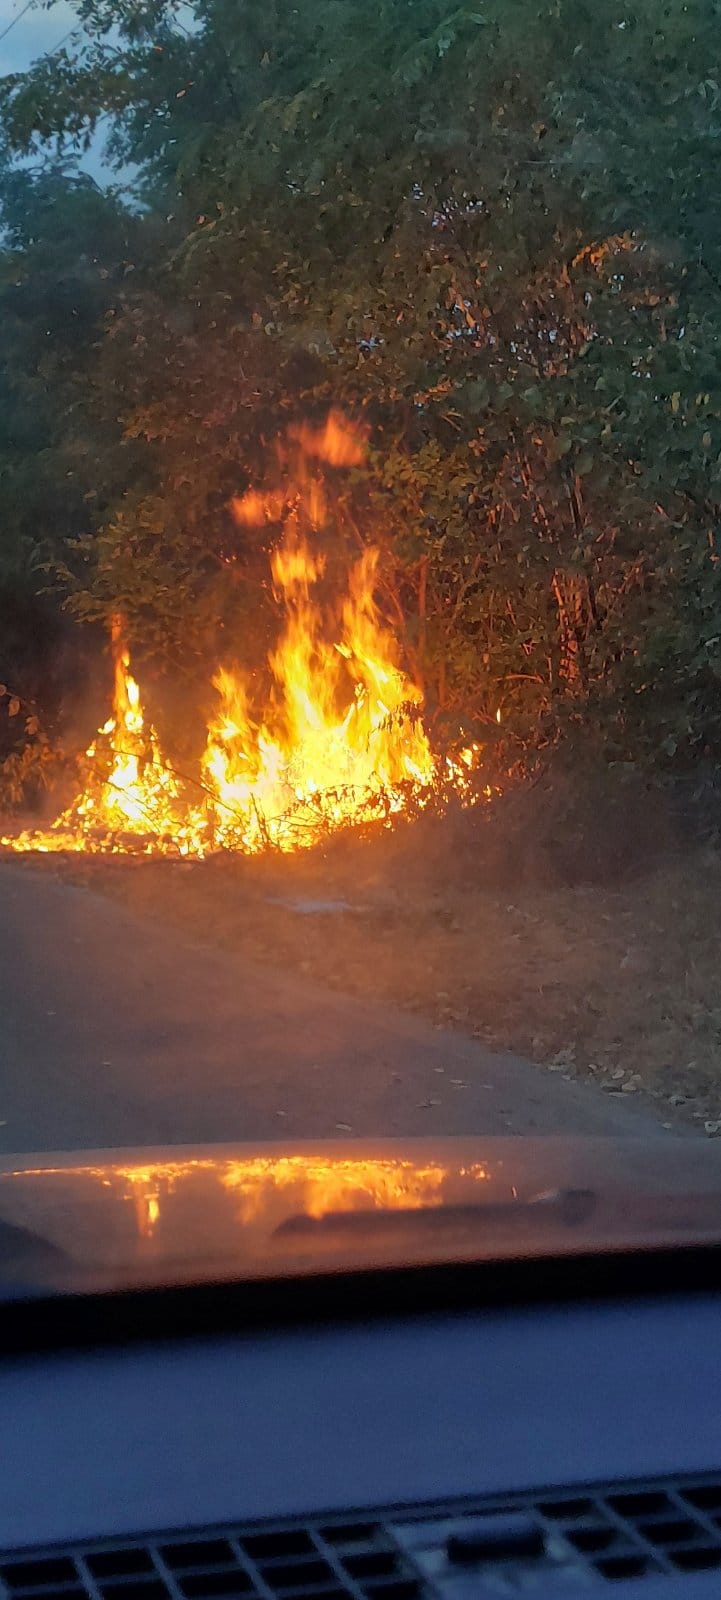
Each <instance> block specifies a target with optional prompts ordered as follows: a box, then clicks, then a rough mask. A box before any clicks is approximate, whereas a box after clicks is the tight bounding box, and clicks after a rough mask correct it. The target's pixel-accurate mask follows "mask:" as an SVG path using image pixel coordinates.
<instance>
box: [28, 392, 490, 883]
mask: <svg viewBox="0 0 721 1600" xmlns="http://www.w3.org/2000/svg"><path fill="white" fill-rule="evenodd" d="M292 437H293V439H294V441H295V446H296V449H297V451H298V460H297V463H296V471H295V475H294V481H293V483H292V484H291V485H290V486H289V487H288V488H287V489H286V490H283V491H281V490H278V489H274V490H273V491H272V492H271V493H269V494H262V493H260V492H258V491H257V490H249V491H248V492H247V493H246V494H245V495H243V496H241V497H239V498H237V499H236V500H234V501H233V502H232V507H231V509H232V512H233V515H234V517H235V520H236V522H237V523H238V524H239V525H241V526H252V525H261V524H262V523H264V522H266V521H271V522H276V521H281V522H282V525H283V533H282V538H281V539H280V542H279V543H278V545H277V547H276V548H275V550H274V551H273V553H272V555H271V558H270V565H271V574H272V579H273V593H274V597H275V600H276V602H277V604H278V607H279V610H280V612H281V614H282V618H283V621H282V625H281V632H280V638H279V642H278V644H277V646H276V648H275V649H274V650H273V651H272V652H271V654H270V657H269V667H270V674H271V680H272V692H271V694H270V696H269V698H268V703H267V705H266V706H265V707H264V708H263V709H262V710H261V711H258V710H257V708H256V707H255V706H254V705H253V703H252V698H251V695H250V692H249V687H248V680H247V677H246V676H245V675H244V674H243V672H242V671H241V670H240V669H238V668H236V667H235V666H232V665H224V666H221V667H220V668H219V669H218V671H217V673H216V675H215V678H214V680H213V685H214V688H215V691H216V695H217V709H216V711H215V712H214V714H213V715H212V717H211V719H210V723H209V727H208V733H207V742H206V747H205V751H204V754H203V756H202V759H201V764H200V775H199V779H198V778H197V777H196V778H192V777H188V776H183V775H182V774H181V773H179V772H178V771H177V770H176V769H175V768H174V767H173V765H172V764H171V763H170V761H169V760H168V759H167V758H166V756H165V755H164V754H163V753H162V752H161V747H160V744H159V741H158V736H157V734H156V732H155V730H154V728H153V727H152V726H149V725H148V724H146V722H145V718H144V715H143V710H142V704H141V697H140V690H139V687H138V684H137V682H136V680H135V679H134V678H133V676H132V675H131V672H130V656H129V652H128V648H127V645H126V643H125V640H124V638H123V633H122V627H121V624H120V621H119V620H117V619H116V620H115V621H114V623H113V628H112V637H111V643H112V650H113V661H114V695H113V709H112V714H111V716H110V717H109V718H108V720H107V722H105V723H104V725H103V727H102V728H101V729H100V731H99V733H98V734H97V736H96V738H95V739H94V740H93V742H92V744H91V745H90V746H89V748H88V750H87V751H86V763H87V768H86V778H85V785H84V788H83V790H82V792H81V793H80V794H79V795H78V797H77V798H76V799H75V800H74V801H73V803H72V804H71V805H70V806H69V808H68V809H67V810H66V811H64V812H63V813H62V815H61V816H59V817H58V818H57V820H56V821H55V822H54V823H53V824H52V826H51V827H50V828H48V829H45V830H42V829H31V830H26V831H25V832H23V833H21V834H19V835H17V836H14V837H13V836H6V837H4V838H3V839H2V840H1V841H0V842H1V843H2V844H4V845H5V846H6V847H9V848H11V849H13V850H17V851H29V850H36V851H41V852H42V851H45V852H47V851H65V850H69V851H88V852H110V853H114V854H117V853H141V854H148V855H180V856H190V857H196V858H202V857H203V856H205V855H207V854H208V853H209V852H210V851H212V850H217V849H224V850H233V851H240V852H244V853H249V854H252V853H256V852H258V851H260V850H262V849H265V848H268V847H274V848H276V849H278V850H281V851H292V850H297V849H302V848H307V847H308V846H310V845H313V844H315V843H317V842H318V840H319V839H321V838H323V837H325V836H327V835H328V834H329V833H330V832H333V831H335V830H336V829H338V828H341V827H348V826H354V825H358V824H359V823H363V822H375V823H380V824H382V825H386V826H388V825H390V824H391V823H392V821H393V819H394V817H396V816H398V814H399V813H401V812H403V811H407V810H409V809H411V808H415V809H416V810H419V809H424V808H425V807H426V806H427V805H428V804H429V802H430V801H431V799H433V798H436V799H437V798H441V799H442V798H443V797H444V796H446V795H448V794H451V793H455V794H457V795H458V796H460V798H461V800H462V801H464V802H466V803H468V804H472V803H474V802H475V800H476V799H477V798H478V797H479V795H480V794H481V793H482V792H483V793H485V795H486V797H490V794H491V791H490V789H486V790H485V791H481V790H479V789H478V787H477V786H474V785H473V784H472V782H471V774H472V772H473V769H474V768H475V767H476V765H477V761H478V756H479V753H480V752H479V747H478V746H477V745H474V746H472V747H470V748H468V749H464V750H462V751H460V752H459V753H458V755H457V756H455V757H453V758H451V757H448V756H446V757H444V758H441V757H439V756H437V755H434V753H433V751H432V750H431V747H430V744H429V741H428V736H427V734H426V732H425V729H424V726H423V721H422V715H421V713H422V695H421V693H420V690H419V689H418V688H417V687H416V685H415V684H414V683H413V682H412V681H411V680H410V678H409V677H408V676H407V675H406V674H405V672H404V671H403V669H402V666H401V665H400V661H399V654H398V650H397V647H396V643H395V640H394V639H393V637H392V636H391V634H390V633H389V631H388V629H387V628H386V626H385V625H384V623H383V621H382V619H381V617H380V614H379V611H378V607H377V603H376V598H375V591H376V578H377V568H378V559H379V553H378V551H377V549H375V548H373V547H371V546H369V547H367V548H366V549H365V550H364V551H363V552H362V554H361V556H360V557H359V559H358V560H357V561H356V562H355V564H354V565H353V566H352V568H351V570H350V573H349V576H348V582H347V590H346V594H345V598H344V599H343V601H342V603H341V606H340V608H339V615H338V618H337V621H336V623H335V625H331V624H329V622H328V619H327V617H326V615H325V614H324V611H323V608H322V606H321V604H320V601H319V599H318V584H319V582H320V580H321V579H322V577H323V574H324V570H325V561H324V555H323V551H322V549H321V547H320V543H319V540H318V534H319V533H320V531H321V530H322V529H323V527H324V526H325V525H326V524H327V521H328V510H327V504H326V496H325V493H324V486H323V482H322V480H321V478H320V477H319V476H318V474H317V472H314V471H311V470H310V467H309V465H308V463H309V462H313V461H315V462H317V461H318V460H321V461H324V462H326V463H328V464H330V465H333V466H335V467H338V466H358V465H359V464H360V463H361V461H362V459H363V454H364V444H363V440H362V439H361V437H360V435H359V434H358V433H356V432H355V431H354V430H353V429H352V428H351V427H350V426H349V424H348V423H347V422H345V421H344V419H343V418H341V417H339V416H338V415H337V414H336V413H333V412H331V414H330V416H329V417H328V419H327V422H326V424H325V426H324V427H323V428H321V429H319V430H317V431H314V430H311V429H309V428H299V429H297V430H296V431H295V433H294V434H293V435H292Z"/></svg>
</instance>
